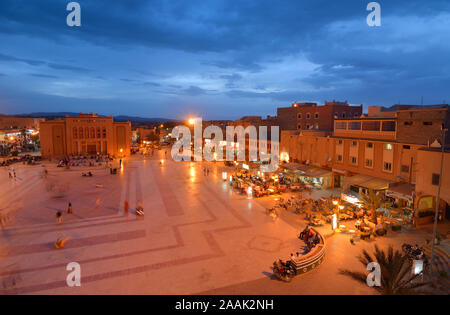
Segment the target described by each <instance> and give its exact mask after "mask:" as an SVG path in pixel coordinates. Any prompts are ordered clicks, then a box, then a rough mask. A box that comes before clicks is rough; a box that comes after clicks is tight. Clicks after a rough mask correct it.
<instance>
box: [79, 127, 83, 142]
mask: <svg viewBox="0 0 450 315" xmlns="http://www.w3.org/2000/svg"><path fill="white" fill-rule="evenodd" d="M79 131H80V134H79V136H80V139H83V128H82V127H80V129H79Z"/></svg>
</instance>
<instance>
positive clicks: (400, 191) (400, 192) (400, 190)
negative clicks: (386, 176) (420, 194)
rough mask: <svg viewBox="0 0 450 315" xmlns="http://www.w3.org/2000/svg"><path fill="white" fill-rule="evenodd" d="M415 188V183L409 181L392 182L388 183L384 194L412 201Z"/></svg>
mask: <svg viewBox="0 0 450 315" xmlns="http://www.w3.org/2000/svg"><path fill="white" fill-rule="evenodd" d="M414 190H415V185H413V184H409V183H394V184H391V185H389V188H388V190H386V196H388V197H393V198H397V199H404V200H408V201H411V202H412V201H413V194H414Z"/></svg>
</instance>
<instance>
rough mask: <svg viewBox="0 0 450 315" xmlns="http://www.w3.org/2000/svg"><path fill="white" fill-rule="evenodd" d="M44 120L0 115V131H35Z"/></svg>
mask: <svg viewBox="0 0 450 315" xmlns="http://www.w3.org/2000/svg"><path fill="white" fill-rule="evenodd" d="M43 121H45V119H44V118H34V117H18V116H5V115H1V114H0V130H5V129H36V130H39V124H40V123H41V122H43Z"/></svg>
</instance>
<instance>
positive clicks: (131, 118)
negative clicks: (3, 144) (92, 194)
mask: <svg viewBox="0 0 450 315" xmlns="http://www.w3.org/2000/svg"><path fill="white" fill-rule="evenodd" d="M0 115H1V114H0ZM66 115H69V116H78V115H79V113H73V112H35V113H29V114H20V115H9V116H21V117H36V118H37V117H42V118H46V119H49V120H50V119H55V118H64V117H66ZM100 116H101V117H105V116H104V115H100ZM114 120H115V121H131V123H133V124H145V123H159V122H167V121H176V120H175V119H169V118H159V117H155V118H146V117H138V116H126V115H118V116H114Z"/></svg>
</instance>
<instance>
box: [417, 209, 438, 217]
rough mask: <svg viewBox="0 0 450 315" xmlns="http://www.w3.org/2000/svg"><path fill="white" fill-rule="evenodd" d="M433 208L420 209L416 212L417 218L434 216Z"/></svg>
mask: <svg viewBox="0 0 450 315" xmlns="http://www.w3.org/2000/svg"><path fill="white" fill-rule="evenodd" d="M434 213H435V212H434V211H433V210H427V211H422V212H419V213H418V216H419V218H425V217H431V216H434Z"/></svg>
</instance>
